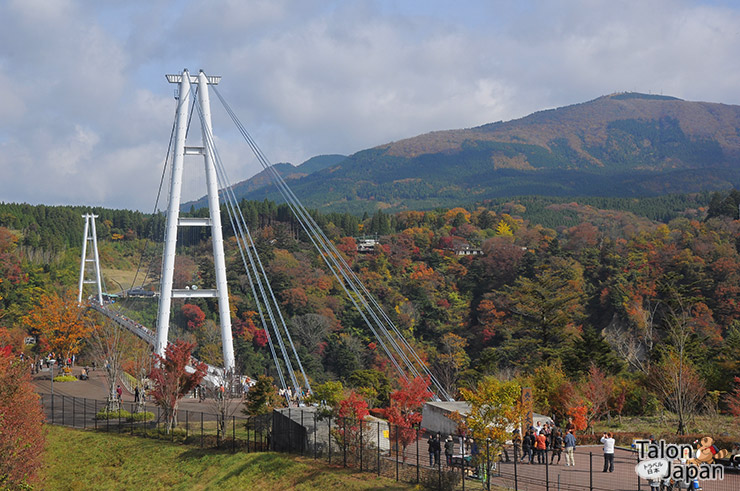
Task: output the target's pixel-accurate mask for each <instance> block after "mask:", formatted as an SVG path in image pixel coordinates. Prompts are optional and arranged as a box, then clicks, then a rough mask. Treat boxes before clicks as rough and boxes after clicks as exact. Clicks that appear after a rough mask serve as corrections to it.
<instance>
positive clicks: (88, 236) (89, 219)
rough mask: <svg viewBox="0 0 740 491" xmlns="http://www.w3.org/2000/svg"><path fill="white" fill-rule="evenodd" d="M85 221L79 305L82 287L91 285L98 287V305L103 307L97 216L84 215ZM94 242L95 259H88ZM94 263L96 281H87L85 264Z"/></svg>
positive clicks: (78, 296) (78, 295)
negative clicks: (96, 227) (88, 244)
mask: <svg viewBox="0 0 740 491" xmlns="http://www.w3.org/2000/svg"><path fill="white" fill-rule="evenodd" d="M82 218H84V219H85V238H84V239H82V260H81V262H80V285H79V288H78V290H79V291H78V293H77V303H82V287H83V285H85V284H87V283H90V284H95V285H97V286H98V303H99V304H100V305H103V288H102V286H101V281H100V258H99V256H98V234H97V231H96V230H95V219H96V218H98V216H97V215H93V214H90V213H88V214H85V215H82ZM88 242H92V250H93V257H91V258H88V257H87V256H88V250H87V243H88ZM87 263H93V264H94V265H95V279H94V280H86V279H85V264H87Z"/></svg>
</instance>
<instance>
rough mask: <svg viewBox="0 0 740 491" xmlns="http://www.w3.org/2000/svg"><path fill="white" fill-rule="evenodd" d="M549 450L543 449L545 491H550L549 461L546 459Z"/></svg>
mask: <svg viewBox="0 0 740 491" xmlns="http://www.w3.org/2000/svg"><path fill="white" fill-rule="evenodd" d="M548 450H549V449H547V448H546V449H545V450H544V453H545V491H550V464H549V462H550V459H548V458H547V452H548Z"/></svg>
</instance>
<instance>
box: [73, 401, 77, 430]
mask: <svg viewBox="0 0 740 491" xmlns="http://www.w3.org/2000/svg"><path fill="white" fill-rule="evenodd" d="M76 420H77V398H76V397H72V428H74V427H75V422H76Z"/></svg>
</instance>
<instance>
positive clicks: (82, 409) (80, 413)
mask: <svg viewBox="0 0 740 491" xmlns="http://www.w3.org/2000/svg"><path fill="white" fill-rule="evenodd" d="M41 399H42V404H43V407H44V411H45V414H46V418H47V422H48V423H51V424H58V425H65V426H72V427H76V428H84V429H95V430H98V431H103V432H110V433H121V434H123V433H127V434H131V435H138V436H142V437H148V438H158V439H168V440H172V441H175V442H179V443H184V444H189V445H195V446H199V447H202V448H220V449H225V450H231V451H233V452H237V451H241V452H261V451H268V450H271V451H277V452H286V453H292V454H297V455H303V456H305V457H310V458H313V459H317V460H318V459H321V460H323V461H325V462H326V463H328V464H330V465H332V466H338V467H347V468H352V469H356V470H358V471H360V472H368V473H373V474H376V475H378V476H384V477H387V478H390V479H395V480H397V481H402V482H407V483H412V484H417V483H418V484H420V485H422V486H424V487H425V488H428V489H440V490H448V489H463V490H464V489H470V490H479V489H514V490H517V491H518V490H527V491H539V490H544V491H549V490H553V491H554V490H564V491H567V490H573V491H575V490H579V491H582V490H593V491H606V490H625V491H627V490H629V491H632V490H646V491H652V490H657V489H662V490H666V491H667V490H669V489H670V490H671V491H674V490H675V491H678V490H679V489H687V487H686V486H685V485H684V486H679V485H678V484H673V485H671V484H670V483H669V482H667V481H666V482H657V481H656V482H655V483H649V482H648V481H645V480H643V479H640V478H639V477H638V475H637V473H636V472H635V466H636V465H637V463H638V461H637V454H636V453H635V452H632V451H629V450H626V449H617V451H616V454H615V458H614V470H613V472H602V471H603V464H604V458H603V454H602V453H601V448H600V447H594V446H591V447H579V448H577V449H576V451H575V452H574V465H566V459H565V452H563V453H562V455H561V454H560V452H553V451H551V450H545V451H543V452H542V454H541V455H540V456H539V457H538V456H536V455H532V456H531V458H530V456H529V455H527V456H523V455H521V452H519V451H518V449H517V451H515V450H514V448H513V447H511V446H508V447H504V448H498V447H495V446H494V445H492V444H491V443H490V442H487V441H480V442H477V441H475V440H472V439H469V438H464V437H463V436H461V435H439V437H438V439H437V440H436V441H435V437H436V436H437V435H432V434H429V433H427V432H425V431H423V430H422V429H419V428H403V427H397V426H394V425H391V424H389V423H388V422H386V421H383V420H365V421H363V422H362V423H359V422H358V421H356V420H350V419H342V418H333V417H330V416H324V415H322V413H321V412H320V411H318V410H317V409H316V408H312V407H308V408H286V409H279V410H276V411H273V412H272V413H271V414H268V415H264V416H259V417H249V418H247V417H244V416H241V415H240V416H237V415H236V414H233V415H231V416H226V415H223V414H222V415H220V416H219V415H218V414H215V413H213V412H207V411H192V410H180V411H178V417H177V423H176V425H175V427H174V429H172V430H171V431H167V428H166V422H165V421H164V415H163V413H162V411H160V409H159V408H158V407H157V406H155V405H154V404H152V403H146V404H143V405H140V404H136V403H126V402H122V403H121V405H120V409H121V410H120V411H114V412H105V411H104V409H105V408H106V401H101V400H95V399H85V398H79V397H70V396H62V395H55V396H51V395H49V394H42V396H41ZM234 403H235V404H236V403H237V401H234ZM701 486H702V488H703V489H704V490H705V491H736V490H738V489H740V475H739V474H738V472H737V469H735V468H732V467H725V468H724V475H723V479H721V480H715V481H712V480H702V481H701Z"/></svg>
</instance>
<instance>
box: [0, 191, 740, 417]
mask: <svg viewBox="0 0 740 491" xmlns="http://www.w3.org/2000/svg"><path fill="white" fill-rule="evenodd" d="M685 199H687V200H689V201H690V198H688V197H687V198H685ZM709 203H710V204H709V206H708V208H707V207H705V206H699V205H698V204H697V203H693V206H692V207H689V208H687V209H686V210H685V213H683V214H678V213H677V214H676V218H673V219H672V220H670V221H669V222H668V223H661V222H658V221H655V220H652V219H649V218H647V217H644V216H638V215H636V214H634V213H632V212H628V211H620V210H614V209H611V210H610V209H602V208H599V207H597V206H594V205H592V204H584V203H581V202H578V201H568V202H547V201H540V202H538V201H537V200H535V199H533V198H532V199H531V201H528V200H526V199H521V200H516V201H511V202H507V203H500V204H490V203H489V204H490V205H491V206H488V207H487V206H479V207H477V208H475V209H464V208H453V209H438V210H434V211H407V212H401V213H398V214H386V213H375V214H374V215H372V216H367V217H364V218H362V219H360V218H358V217H353V216H351V215H339V214H337V215H321V214H318V213H315V215H316V217H317V220H318V221H319V222H320V223H321V225H322V227H323V228H324V229H325V230H326V231H327V233H328V235H329V236H330V237H331V238H332V240H334V241H335V242H336V244H337V245H338V247H339V249H340V250H341V251H342V253H343V254H344V255H345V257H346V258H347V260H348V261H350V263H351V264H352V267H353V268H354V270H355V271H356V272H357V274H358V275H359V276H360V278H361V279H362V280H363V281H364V283H365V285H366V286H367V287H368V288H369V289H370V290H371V292H372V293H373V294H374V295H375V296H376V297H377V298H378V299H379V301H380V302H381V303H382V305H383V306H384V308H385V310H386V312H387V313H388V315H389V316H390V317H391V319H392V320H393V321H394V322H395V323H396V325H397V326H398V327H399V329H400V330H401V332H402V333H403V334H404V335H405V336H406V337H407V338H408V339H409V341H410V342H411V343H412V344H413V345H414V346H415V348H416V349H417V350H418V351H419V352H420V353H421V354H422V357H423V358H424V359H425V360H426V361H427V362H428V364H429V365H430V367H431V368H432V370H433V372H434V373H435V374H436V376H437V377H438V378H439V380H440V381H442V383H443V384H444V385H446V386H447V388H448V389H449V390H450V391H451V392H452V393H455V391H456V390H457V389H458V388H460V387H466V386H473V385H474V384H475V383H476V382H477V381H478V380H480V379H481V377H483V376H485V375H489V374H495V375H498V376H499V377H500V378H502V379H507V378H517V379H518V380H520V381H522V383H526V384H528V385H531V386H533V387H535V389H536V397H537V404H538V409H539V410H540V411H543V412H546V413H554V414H560V415H563V414H564V413H565V411H568V410H570V409H572V408H573V407H576V406H579V405H580V404H583V401H584V400H587V399H584V398H586V397H587V394H586V392H584V391H586V388H587V387H588V384H591V387H593V383H594V380H597V379H599V378H601V379H603V380H604V381H608V383H607V382H603V383H602V384H601V385H603V386H604V387H607V388H608V392H609V393H608V394H607V396H605V397H606V399H605V400H606V402H605V403H604V404H606V406H605V408H606V409H603V408H602V409H603V410H605V411H610V412H612V413H619V414H622V413H624V414H649V413H653V412H656V411H658V410H659V409H660V408H663V407H665V408H668V409H671V404H672V402H671V401H672V399H671V397H670V396H669V395H666V392H665V390H664V388H665V387H664V385H665V383H666V381H667V378H666V377H670V376H671V375H672V374H673V373H674V372H675V370H676V369H677V368H676V364H675V361H676V353H679V352H680V353H683V355H682V356H684V358H682V364H681V367H682V368H681V369H682V370H684V371H686V373H689V374H690V375H691V377H692V378H691V380H692V381H693V382H692V383H693V385H692V386H691V390H692V391H693V392H695V393H697V394H699V395H700V396H701V397H700V398H699V399H697V402H696V404H695V407H694V408H693V410H698V409H699V407H700V404H702V405H703V404H705V403H711V401H714V404H715V406H716V405H718V407H720V408H723V409H731V408H732V407H733V406H732V404H733V402H732V399H731V396H732V394H733V392H732V391H733V390H735V389H736V388H735V386H734V385H733V377H736V376H740V253H739V252H738V251H739V249H740V221H739V220H738V216H737V211H738V205H739V204H740V192H737V191H735V192H733V193H731V194H716V195H713V196H711V197H710V199H709ZM8 206H9V205H8ZM528 207H530V208H538V207H539V211H537V213H538V214H540V215H541V216H545V215H547V216H550V217H557V216H563V217H566V218H565V219H564V220H562V221H561V222H562V223H563V224H562V225H554V226H544V225H542V224H540V223H536V222H535V221H531V220H529V219H526V218H524V217H525V216H527V208H528ZM7 209H10V208H6V210H7ZM244 209H245V215H246V216H247V217H249V218H248V220H249V222H250V226H252V227H253V230H254V235H255V237H256V240H257V249H258V250H259V251H260V253H261V255H262V258H263V261H264V262H265V264H266V267H267V270H268V275H269V277H270V281H271V283H272V286H273V288H274V289H275V291H276V294H277V297H278V300H279V302H280V304H281V307H282V309H283V313H284V315H285V317H286V319H288V320H289V324H290V326H291V329H292V331H293V336H294V339H295V340H296V341H297V343H298V351H299V354H300V356H301V359H302V361H303V364H304V367H305V368H306V370H307V371H308V373H309V376H310V377H311V379H312V380H313V381H314V382H315V383H321V382H326V381H329V380H340V381H342V383H343V384H344V385H346V386H351V387H355V388H357V389H358V390H359V391H360V392H361V393H362V394H363V395H364V396H365V397H366V399H367V400H368V401H369V403H370V404H371V405H383V404H385V403H387V398H388V392H389V391H390V390H391V388H392V387H393V384H394V383H395V380H396V378H397V376H396V374H395V373H393V370H392V366H391V365H390V364H389V363H388V361H387V360H386V359H385V358H384V356H383V355H382V353H381V351H380V350H379V349H378V346H377V344H376V340H375V339H374V338H373V337H372V336H371V334H370V333H369V332H367V330H366V328H365V326H364V323H363V322H362V320H361V318H360V316H359V315H358V314H357V312H356V311H355V310H354V309H352V308H351V305H350V302H349V300H348V299H347V298H346V297H345V296H344V294H343V293H342V291H341V288H340V287H339V285H338V284H337V283H336V281H335V280H334V278H333V277H332V276H331V275H330V274H329V273H328V272H327V271H326V270H325V269H324V267H323V265H322V262H321V260H320V259H319V257H318V256H317V253H316V252H315V251H314V250H313V249H312V248H311V246H310V244H309V243H308V242H307V241H306V240H305V238H304V236H303V234H302V232H301V230H300V229H299V228H297V227H296V226H295V224H294V223H293V221H292V219H291V217H290V215H289V214H288V212H287V209H286V208H285V207H283V206H278V205H275V204H274V203H268V202H248V203H246V202H245V203H244ZM103 212H104V211H103V210H101V211H100V213H101V215H102V214H103ZM68 213H75V214H79V212H78V211H77V209H73V210H71V211H69V212H68ZM6 215H7V213H6ZM3 216H5V215H3ZM111 216H113V215H111ZM5 219H6V220H7V219H8V218H7V217H6V218H5ZM24 219H25V220H28V221H27V222H24V221H23V220H24ZM16 220H17V222H14V224H13V225H14V227H13V228H14V229H15V231H11V230H9V229H8V228H6V227H0V268H1V270H0V278H1V279H2V282H0V325H1V326H2V328H3V329H2V330H0V334H2V335H3V336H5V337H11V338H14V339H17V338H18V337H19V336H20V337H22V336H23V335H25V333H26V324H25V323H24V317H25V312H27V311H28V309H30V308H31V306H32V305H33V304H34V302H35V300H36V299H37V298H39V295H41V294H43V292H46V291H52V290H57V291H61V290H62V289H63V288H65V287H67V288H74V287H75V285H76V278H77V273H78V269H77V268H78V267H79V262H78V261H79V249H78V248H76V247H77V246H74V247H72V248H70V249H68V250H67V251H66V252H65V253H64V254H62V255H61V256H58V258H57V259H55V260H52V261H49V262H44V261H43V260H40V259H39V257H40V256H39V255H35V256H34V257H30V256H29V255H27V254H25V253H24V251H23V249H22V247H20V246H21V244H23V243H24V241H26V236H25V230H26V229H27V228H28V225H23V224H24V223H33V220H31V218H29V217H26V218H23V217H16ZM149 220H151V217H149V218H145V219H143V221H142V223H141V226H142V227H143V229H146V228H147V227H149V226H150V225H149ZM557 221H558V220H555V219H554V218H553V219H552V222H553V223H554V222H557ZM6 223H7V222H6ZM143 229H142V230H143ZM80 233H81V232H80ZM368 233H370V234H373V235H377V237H378V240H379V245H378V246H377V247H376V249H375V251H374V252H372V253H367V254H360V253H358V252H357V248H356V239H355V237H356V236H358V235H361V234H368ZM183 239H187V240H183V241H182V242H183V245H182V247H181V248H180V249H179V251H178V255H179V259H180V261H179V263H178V265H179V267H180V268H181V271H180V273H179V275H178V276H176V280H175V281H176V282H182V283H183V284H184V285H185V284H197V285H198V286H200V287H204V288H207V287H209V286H211V285H212V282H213V279H212V276H213V273H212V262H211V261H212V258H211V257H210V245H209V244H208V243H207V242H202V241H201V238H200V237H195V238H194V237H188V238H183ZM115 240H119V241H123V242H125V241H133V240H134V237H126V236H125V234H124V237H123V238H121V239H118V238H116V239H114V238H113V236H112V235H111V236H110V237H105V238H103V239H102V246H103V247H107V246H108V245H109V244H110V243H111V242H113V241H115ZM226 246H227V262H228V264H227V271H228V276H229V285H230V291H231V297H232V302H233V307H232V311H233V315H234V334H235V338H236V339H235V349H236V352H237V359H238V362H237V363H238V365H239V368H240V370H241V371H243V373H249V374H253V375H256V374H261V373H264V372H265V371H267V372H268V373H271V372H272V370H273V368H271V367H272V366H273V364H272V362H271V361H270V359H269V356H270V354H269V350H268V349H267V346H266V344H267V340H266V337H265V333H264V331H263V330H262V324H261V322H260V320H259V318H258V317H257V314H256V311H257V308H256V305H255V304H254V302H253V300H252V298H251V295H250V294H249V287H248V283H247V282H246V278H245V276H244V271H243V266H242V263H241V259H240V257H239V254H238V252H237V250H236V249H235V245H234V241H233V238H229V239H227V241H226ZM472 251H475V252H476V253H475V254H474V253H473V252H472ZM477 252H480V254H477ZM75 256H76V258H75ZM154 269H155V270H156V268H154ZM180 302H181V303H179V304H177V305H176V306H175V309H174V310H175V312H174V321H175V326H174V328H173V331H171V333H174V335H176V336H178V337H184V338H188V339H191V340H194V341H196V342H197V343H198V351H197V355H198V356H199V357H201V358H202V359H204V360H205V361H208V362H211V363H214V364H218V363H219V362H220V361H221V360H220V356H221V354H220V345H219V340H218V327H217V324H216V323H215V312H217V309H216V305H215V303H214V302H213V301H212V300H209V299H196V300H192V301H191V302H190V303H189V304H184V303H182V301H180ZM133 307H135V306H132V308H133ZM152 308H153V307H151V306H150V307H147V308H145V309H143V310H142V313H141V315H143V316H151V315H152ZM132 315H136V314H135V313H134V314H132ZM142 319H144V317H142ZM151 320H152V319H151V318H150V319H149V321H151ZM147 323H150V322H147ZM712 391H716V392H712ZM712 394H714V395H712ZM705 396H706V397H705ZM589 400H590V399H589ZM584 407H585V406H584Z"/></svg>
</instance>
